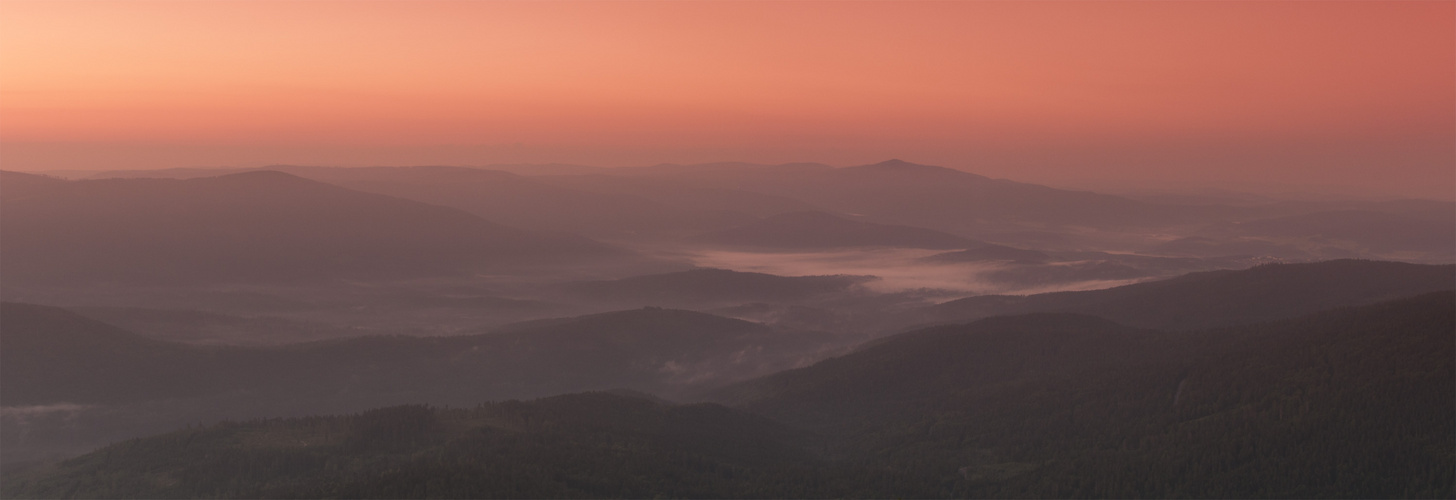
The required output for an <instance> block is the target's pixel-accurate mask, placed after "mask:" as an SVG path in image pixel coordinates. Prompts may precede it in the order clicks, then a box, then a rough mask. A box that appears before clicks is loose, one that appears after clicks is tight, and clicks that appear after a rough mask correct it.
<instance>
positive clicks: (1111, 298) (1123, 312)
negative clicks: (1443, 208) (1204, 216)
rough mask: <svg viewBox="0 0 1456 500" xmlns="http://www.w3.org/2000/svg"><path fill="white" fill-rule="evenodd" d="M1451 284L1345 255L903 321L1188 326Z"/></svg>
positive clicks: (973, 302) (966, 304)
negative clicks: (1054, 316) (1084, 319)
mask: <svg viewBox="0 0 1456 500" xmlns="http://www.w3.org/2000/svg"><path fill="white" fill-rule="evenodd" d="M1453 286H1456V265H1424V264H1408V263H1404V262H1381V261H1373V260H1354V259H1344V260H1331V261H1325V262H1313V263H1305V264H1266V265H1261V266H1255V267H1252V268H1249V269H1244V270H1238V271H1208V272H1200V273H1191V274H1187V275H1183V276H1180V277H1177V278H1173V279H1167V280H1160V281H1152V282H1147V283H1138V284H1134V285H1127V286H1120V287H1116V288H1109V289H1105V290H1092V291H1083V292H1055V293H1043V294H1036V295H1026V296H1012V295H981V296H976V297H968V298H964V299H960V300H955V301H951V302H946V303H944V304H939V305H936V306H932V307H928V308H925V309H923V310H920V311H916V312H915V313H913V314H911V315H909V316H908V317H906V318H905V319H904V321H905V322H909V323H915V322H919V323H948V322H956V321H970V320H975V319H981V318H986V317H991V316H1001V315H1007V314H1025V313H1032V312H1068V313H1079V314H1090V315H1094V316H1099V317H1103V318H1107V319H1110V320H1113V321H1116V322H1119V323H1122V324H1125V325H1130V326H1139V327H1144V328H1159V329H1171V330H1192V329H1200V328H1215V327H1223V326H1234V325H1242V324H1250V323H1258V322H1261V321H1272V320H1276V319H1282V318H1290V317H1294V316H1300V315H1305V314H1311V313H1315V312H1318V311H1321V310H1325V309H1331V308H1335V307H1340V306H1349V305H1364V304H1373V303H1376V302H1380V301H1384V300H1392V299H1396V298H1400V297H1409V296H1412V295H1417V294H1422V293H1428V292H1435V291H1440V290H1448V289H1451V288H1452V287H1453Z"/></svg>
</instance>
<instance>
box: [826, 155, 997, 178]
mask: <svg viewBox="0 0 1456 500" xmlns="http://www.w3.org/2000/svg"><path fill="white" fill-rule="evenodd" d="M843 170H845V171H848V172H876V173H894V174H900V175H912V174H919V175H942V176H958V177H981V176H979V175H976V174H972V173H970V172H962V171H960V170H956V169H953V168H946V167H937V166H935V165H922V164H919V163H910V162H908V161H905V160H900V159H891V160H885V161H882V162H879V163H873V164H869V165H860V166H857V167H845V168H844V169H843Z"/></svg>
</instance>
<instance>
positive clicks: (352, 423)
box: [3, 393, 819, 498]
mask: <svg viewBox="0 0 1456 500" xmlns="http://www.w3.org/2000/svg"><path fill="white" fill-rule="evenodd" d="M797 441H803V438H802V437H801V434H800V433H797V432H795V431H791V430H789V429H786V428H784V427H783V426H780V425H777V424H775V423H773V422H770V421H768V420H766V419H763V418H760V417H755V416H753V415H747V414H743V413H740V412H735V411H732V410H729V409H727V408H724V407H721V406H717V405H711V404H702V405H688V406H671V405H663V404H659V403H655V402H652V401H648V400H645V399H638V398H631V397H625V396H618V395H612V394H606V393H588V394H574V395H569V396H558V397H553V398H547V399H541V400H536V401H528V402H521V401H508V402H503V403H493V404H484V405H479V406H475V407H472V408H465V409H440V408H431V407H426V406H400V407H392V408H384V409H379V410H372V411H368V412H364V413H360V414H356V415H349V416H341V417H310V418H300V419H280V420H261V421H250V422H243V423H227V424H219V425H214V426H209V427H204V428H195V429H189V430H183V431H178V432H174V433H171V434H167V435H163V436H159V437H154V438H148V439H143V440H133V441H128V442H123V443H119V444H116V445H112V446H109V447H107V448H104V449H102V450H100V451H98V452H96V453H92V454H90V455H86V456H82V457H79V458H76V459H73V460H69V461H67V462H65V463H63V464H61V465H59V466H57V467H56V468H54V469H52V470H49V471H46V472H47V473H46V474H39V475H36V474H31V475H22V476H21V477H19V478H7V479H8V480H7V481H5V483H4V490H3V492H4V495H5V496H6V497H8V498H15V497H28V498H50V497H61V496H65V497H73V496H74V497H106V498H129V497H148V498H163V497H186V498H199V497H232V498H272V497H302V498H324V497H329V498H333V497H347V498H412V497H449V498H486V497H492V498H494V497H500V498H544V497H573V498H593V497H637V498H648V497H654V496H660V495H667V496H675V497H698V498H709V497H760V496H779V495H784V494H791V492H793V491H794V489H791V488H785V487H786V486H789V485H792V484H793V483H794V482H795V479H796V477H797V473H798V472H799V471H800V470H803V471H812V470H813V469H812V467H813V466H815V465H818V463H819V462H818V461H817V460H815V459H813V458H812V457H811V456H810V455H809V454H808V453H806V452H804V451H803V450H801V449H799V448H798V447H797V446H794V444H796V442H797ZM799 491H809V490H808V488H804V487H801V488H800V489H799Z"/></svg>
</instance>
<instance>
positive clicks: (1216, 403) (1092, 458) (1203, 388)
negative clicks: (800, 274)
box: [3, 291, 1456, 498]
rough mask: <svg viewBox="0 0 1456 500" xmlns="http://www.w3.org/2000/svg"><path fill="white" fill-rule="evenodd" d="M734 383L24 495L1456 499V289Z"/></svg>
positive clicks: (1094, 321)
mask: <svg viewBox="0 0 1456 500" xmlns="http://www.w3.org/2000/svg"><path fill="white" fill-rule="evenodd" d="M716 397H717V399H718V400H719V401H722V402H725V403H729V404H730V405H732V406H734V407H736V409H729V408H725V407H722V406H716V405H701V404H699V405H687V406H671V405H666V404H662V403H659V402H650V401H645V400H636V399H632V398H629V397H620V396H609V395H603V394H594V395H577V396H569V397H560V398H548V399H545V400H538V401H535V402H524V403H523V402H505V403H498V404H491V405H485V406H481V407H479V408H475V409H470V410H439V409H428V408H423V407H402V408H393V409H388V410H384V411H379V412H370V413H366V414H363V415H358V416H354V417H324V418H309V419H295V420H282V421H279V420H272V421H256V422H250V423H243V424H224V425H218V426H212V427H207V428H204V429H192V430H184V431H179V432H176V433H172V434H168V435H164V436H159V437H154V438H148V439H143V440H136V441H130V442H126V443H121V444H118V445H115V446H112V447H109V448H106V449H103V450H100V451H97V452H95V453H92V454H89V455H85V456H82V457H78V458H76V459H72V460H69V461H66V462H62V463H60V464H57V465H55V466H52V467H49V468H37V469H33V470H31V471H30V472H28V473H26V474H22V475H19V476H16V477H10V478H7V480H6V482H5V483H4V484H3V488H4V490H3V493H4V494H5V496H8V497H198V496H224V497H263V496H269V497H281V496H304V497H324V496H345V497H367V496H377V497H496V496H504V497H522V496H572V497H648V496H689V497H713V496H727V497H836V498H842V497H927V498H928V497H998V498H1009V497H1063V498H1066V497H1156V498H1167V497H1199V498H1206V497H1257V498H1275V497H1277V498H1292V497H1327V498H1377V497H1380V498H1383V497H1424V498H1433V497H1434V498H1449V497H1451V496H1452V495H1453V493H1456V489H1453V487H1456V447H1453V443H1456V293H1453V292H1449V291H1448V292H1440V293H1433V294H1427V295H1421V296H1417V297H1413V298H1407V299H1402V300H1396V301H1390V302H1384V303H1380V304H1375V305H1369V306H1363V307H1353V308H1343V309H1338V310H1334V311H1328V312H1324V313H1320V314H1315V315H1311V316H1306V317H1302V318H1296V319H1290V320H1282V321H1277V322H1270V323H1262V324H1257V325H1251V326H1244V327H1236V328H1227V329H1220V330H1208V331H1201V332H1181V333H1165V332H1158V331H1151V330H1140V329H1132V328H1127V327H1123V326H1119V325H1117V324H1114V323H1111V322H1109V321H1107V320H1103V319H1098V318H1094V317H1088V316H1079V315H1065V314H1063V315H1029V316H1020V317H1003V318H993V319H989V320H985V321H980V322H976V323H971V324H966V325H954V326H944V327H937V328H931V329H926V330H921V331H917V332H912V333H907V334H902V335H898V336H895V337H891V338H888V339H886V340H884V341H882V342H879V343H876V344H874V345H870V346H866V347H864V348H862V349H860V350H858V351H856V352H854V353H851V354H848V355H845V356H842V357H838V358H833V359H830V360H826V361H823V362H820V363H818V364H815V365H813V366H811V367H808V368H804V369H798V370H791V371H787V372H782V373H779V374H776V375H772V376H769V377H766V378H762V379H758V380H754V381H750V382H746V383H742V384H739V385H736V386H733V387H730V388H728V389H726V390H723V391H721V392H719V393H717V394H716ZM749 413H753V414H757V415H760V416H754V415H751V414H749ZM764 417H767V418H764ZM795 429H798V430H795Z"/></svg>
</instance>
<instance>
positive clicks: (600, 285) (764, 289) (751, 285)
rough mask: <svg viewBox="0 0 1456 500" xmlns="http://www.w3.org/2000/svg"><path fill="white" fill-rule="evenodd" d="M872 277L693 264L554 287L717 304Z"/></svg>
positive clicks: (830, 290)
mask: <svg viewBox="0 0 1456 500" xmlns="http://www.w3.org/2000/svg"><path fill="white" fill-rule="evenodd" d="M873 279H874V277H872V276H846V275H834V276H776V275H772V274H764V273H747V272H738V271H730V270H727V269H692V270H688V271H680V272H675V273H664V274H651V275H644V276H633V277H630V278H622V279H617V280H605V281H581V282H574V283H566V284H563V285H560V286H558V287H557V288H556V291H557V292H559V293H562V294H564V295H566V296H567V297H571V298H575V299H577V300H589V301H593V302H597V303H605V304H612V305H617V306H628V307H639V306H662V307H715V306H725V305H738V304H742V303H746V302H793V301H802V300H808V299H813V298H816V297H821V296H824V295H828V294H834V293H841V292H845V291H849V290H851V289H853V288H854V287H855V286H856V285H858V284H860V283H864V282H866V281H870V280H873Z"/></svg>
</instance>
